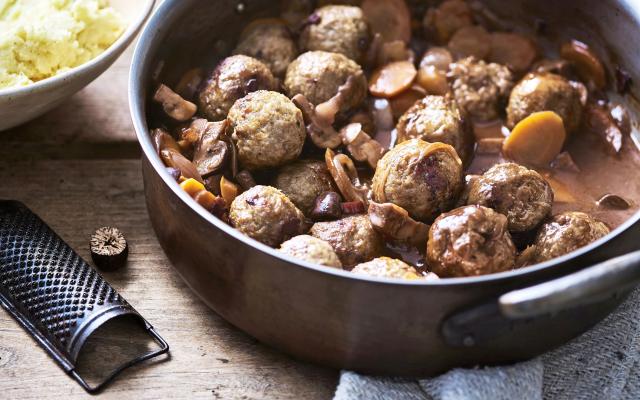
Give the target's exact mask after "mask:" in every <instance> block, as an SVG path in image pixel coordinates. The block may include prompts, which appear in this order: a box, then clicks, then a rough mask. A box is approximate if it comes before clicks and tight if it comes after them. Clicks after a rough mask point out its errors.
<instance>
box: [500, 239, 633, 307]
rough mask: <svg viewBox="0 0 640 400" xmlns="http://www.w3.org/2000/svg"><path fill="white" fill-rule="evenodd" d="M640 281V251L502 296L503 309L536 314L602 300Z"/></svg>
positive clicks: (501, 305) (501, 304)
mask: <svg viewBox="0 0 640 400" xmlns="http://www.w3.org/2000/svg"><path fill="white" fill-rule="evenodd" d="M639 283H640V251H636V252H633V253H629V254H626V255H624V256H621V257H617V258H613V259H611V260H608V261H605V262H602V263H600V264H596V265H594V266H592V267H589V268H586V269H583V270H581V271H578V272H575V273H573V274H570V275H566V276H563V277H561V278H558V279H554V280H552V281H548V282H544V283H541V284H538V285H535V286H531V287H528V288H525V289H519V290H514V291H512V292H509V293H506V294H504V295H502V296H500V299H499V300H498V304H499V308H500V312H501V314H502V315H503V316H505V317H506V318H509V319H523V318H535V317H539V316H542V315H548V314H554V313H557V312H559V311H564V310H567V309H570V308H573V307H577V306H582V305H588V304H593V303H598V302H600V301H602V300H605V299H607V298H610V297H612V296H615V295H617V294H619V293H621V292H624V291H626V290H628V289H631V288H633V287H634V286H636V285H638V284H639Z"/></svg>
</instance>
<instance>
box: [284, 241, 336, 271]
mask: <svg viewBox="0 0 640 400" xmlns="http://www.w3.org/2000/svg"><path fill="white" fill-rule="evenodd" d="M280 251H281V252H283V253H285V254H288V255H290V256H291V257H294V258H297V259H299V260H303V261H307V262H310V263H314V264H320V265H324V266H326V267H334V268H342V263H341V262H340V259H339V258H338V255H337V254H336V252H335V251H333V247H331V245H330V244H329V243H327V242H325V241H324V240H320V239H318V238H315V237H313V236H309V235H300V236H296V237H294V238H292V239H289V240H287V241H286V242H284V243H282V245H281V246H280Z"/></svg>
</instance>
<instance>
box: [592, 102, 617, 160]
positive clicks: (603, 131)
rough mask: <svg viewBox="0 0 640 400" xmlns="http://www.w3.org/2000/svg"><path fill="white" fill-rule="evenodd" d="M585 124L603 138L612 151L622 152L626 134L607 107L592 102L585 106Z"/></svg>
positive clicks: (615, 152)
mask: <svg viewBox="0 0 640 400" xmlns="http://www.w3.org/2000/svg"><path fill="white" fill-rule="evenodd" d="M585 125H586V127H587V129H588V130H589V131H590V132H591V133H593V134H595V135H597V136H599V137H600V138H602V139H603V141H604V143H605V144H606V145H607V148H608V149H609V151H610V152H612V153H613V154H618V153H620V150H622V144H623V141H624V135H623V134H622V131H621V130H620V128H619V127H618V125H617V124H616V121H615V120H614V119H613V117H612V116H611V113H610V112H608V110H607V109H606V108H605V107H602V106H600V105H597V104H593V103H590V104H589V105H588V106H587V107H586V108H585Z"/></svg>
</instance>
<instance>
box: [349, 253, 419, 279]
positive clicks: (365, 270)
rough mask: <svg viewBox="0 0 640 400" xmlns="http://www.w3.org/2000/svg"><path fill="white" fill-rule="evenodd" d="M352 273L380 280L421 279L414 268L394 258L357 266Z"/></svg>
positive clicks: (383, 258)
mask: <svg viewBox="0 0 640 400" xmlns="http://www.w3.org/2000/svg"><path fill="white" fill-rule="evenodd" d="M351 272H353V273H355V274H361V275H368V276H375V277H378V278H398V279H420V278H422V277H421V276H420V274H418V271H416V269H415V268H413V267H412V266H410V265H408V264H406V263H404V262H402V261H400V260H396V259H393V258H388V257H380V258H376V259H374V260H371V261H369V262H366V263H362V264H358V265H356V266H355V267H354V268H353V269H352V270H351Z"/></svg>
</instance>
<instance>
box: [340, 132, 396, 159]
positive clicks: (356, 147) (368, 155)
mask: <svg viewBox="0 0 640 400" xmlns="http://www.w3.org/2000/svg"><path fill="white" fill-rule="evenodd" d="M340 135H341V136H342V142H343V143H344V145H345V146H347V150H349V153H351V155H352V156H353V158H355V159H356V160H357V161H361V162H365V161H366V162H367V163H368V164H369V166H370V167H371V168H373V169H374V170H375V169H376V166H377V165H378V161H379V160H380V159H381V158H382V156H383V155H384V153H385V150H384V148H383V147H382V146H381V145H380V143H378V142H376V141H375V140H373V139H371V136H369V135H367V133H366V132H365V131H363V130H362V124H358V123H353V124H349V125H347V126H345V127H344V128H342V130H340Z"/></svg>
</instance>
